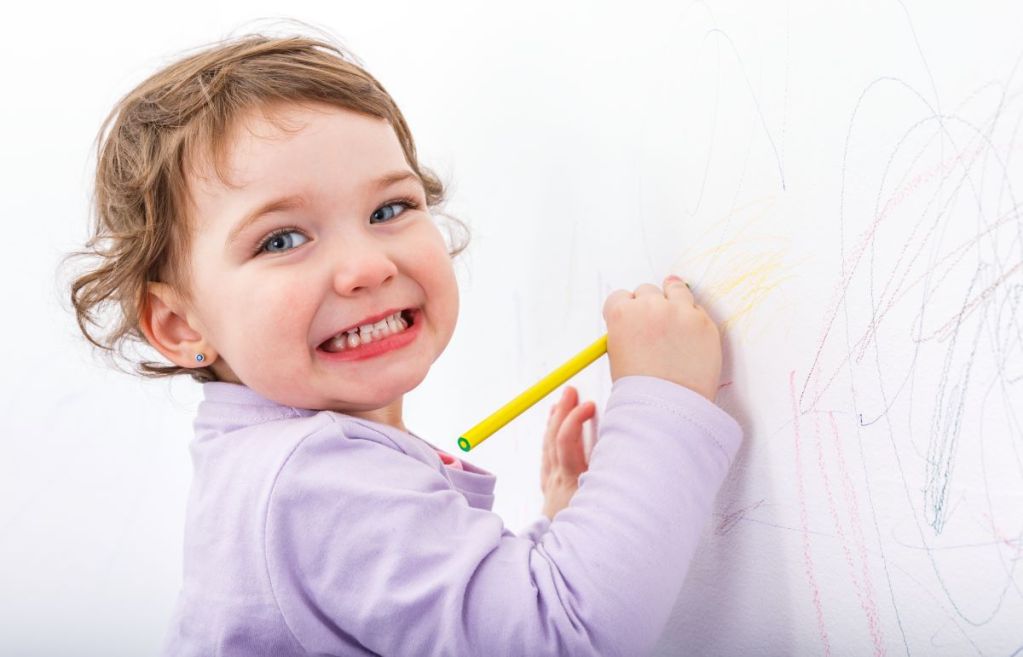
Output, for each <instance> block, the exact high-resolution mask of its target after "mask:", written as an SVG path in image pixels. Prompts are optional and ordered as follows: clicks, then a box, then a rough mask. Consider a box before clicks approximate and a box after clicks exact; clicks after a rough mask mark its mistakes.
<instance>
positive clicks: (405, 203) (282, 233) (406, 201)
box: [254, 198, 419, 255]
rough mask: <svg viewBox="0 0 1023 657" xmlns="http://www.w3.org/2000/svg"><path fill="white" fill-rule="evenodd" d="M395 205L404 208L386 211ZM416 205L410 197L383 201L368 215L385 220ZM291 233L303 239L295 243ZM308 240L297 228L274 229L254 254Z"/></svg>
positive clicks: (288, 246) (278, 251) (283, 249)
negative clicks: (397, 210)
mask: <svg viewBox="0 0 1023 657" xmlns="http://www.w3.org/2000/svg"><path fill="white" fill-rule="evenodd" d="M395 206H400V207H402V208H404V209H403V210H402V211H401V212H398V213H395V212H394V211H393V210H391V211H390V212H389V213H388V212H387V210H390V208H393V207H395ZM418 207H419V204H418V203H416V202H415V201H414V200H413V199H411V198H402V199H398V200H396V201H391V202H390V203H385V204H384V205H381V206H380V207H379V208H377V209H376V211H375V212H374V213H373V214H372V215H371V216H370V220H371V221H372V220H373V219H377V220H378V221H387V220H390V219H393V218H394V217H396V216H398V215H400V214H403V213H404V211H405V210H411V209H415V208H418ZM291 235H298V236H299V237H300V238H301V239H302V240H303V241H300V242H299V243H298V244H295V240H293V239H291V238H290V236H291ZM308 241H309V239H308V238H307V237H306V236H305V235H302V233H301V232H300V231H298V230H297V229H295V228H283V229H281V230H278V231H274V232H273V233H271V234H269V235H267V237H266V239H264V240H263V241H262V242H260V244H259V246H258V247H257V248H256V253H255V254H254V255H260V254H262V253H283V252H285V251H288V250H290V249H292V248H294V247H296V246H301V245H302V244H304V243H305V242H308ZM269 247H277V248H269Z"/></svg>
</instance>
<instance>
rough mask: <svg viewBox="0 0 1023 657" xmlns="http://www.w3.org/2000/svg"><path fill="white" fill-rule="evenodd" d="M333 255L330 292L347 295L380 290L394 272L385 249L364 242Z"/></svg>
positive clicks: (394, 265)
mask: <svg viewBox="0 0 1023 657" xmlns="http://www.w3.org/2000/svg"><path fill="white" fill-rule="evenodd" d="M352 247H353V248H351V249H345V250H344V253H341V254H339V255H336V256H334V258H335V261H334V289H335V291H336V292H337V293H338V294H340V295H343V296H351V295H353V294H358V293H360V292H365V291H366V290H372V289H374V288H377V287H380V286H381V285H383V284H384V283H386V282H387V281H389V280H391V279H392V278H394V277H395V275H397V273H398V266H397V264H395V262H394V259H393V258H392V257H391V256H390V255H389V254H388V253H387V251H386V250H385V249H382V248H380V246H379V245H371V244H369V242H368V240H367V241H363V242H362V243H360V244H359V245H357V246H356V245H352Z"/></svg>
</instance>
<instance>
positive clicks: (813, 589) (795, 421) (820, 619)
mask: <svg viewBox="0 0 1023 657" xmlns="http://www.w3.org/2000/svg"><path fill="white" fill-rule="evenodd" d="M795 379H796V372H795V370H793V371H791V372H789V394H790V395H791V397H792V426H793V427H794V429H795V445H796V484H797V488H798V497H799V523H800V526H801V528H802V532H803V562H804V564H805V566H806V580H807V583H808V584H809V585H810V596H811V597H812V598H813V606H814V609H815V610H816V612H817V630H818V631H819V632H820V635H821V642H822V643H823V644H824V655H825V657H829V656H830V655H831V644H830V642H829V641H828V630H827V628H826V627H825V626H824V608H823V606H822V605H821V591H820V588H819V587H818V586H817V576H816V575H815V574H814V567H813V556H812V555H811V554H810V529H809V523H808V522H807V512H806V489H805V488H804V486H803V455H802V448H801V446H800V443H801V438H800V435H799V411H798V408H797V401H796V381H795Z"/></svg>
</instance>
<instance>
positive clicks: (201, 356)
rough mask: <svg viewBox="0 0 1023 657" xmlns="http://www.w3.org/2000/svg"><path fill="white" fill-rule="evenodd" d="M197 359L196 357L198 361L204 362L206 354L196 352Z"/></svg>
mask: <svg viewBox="0 0 1023 657" xmlns="http://www.w3.org/2000/svg"><path fill="white" fill-rule="evenodd" d="M195 359H196V360H197V361H198V362H200V363H201V362H203V361H204V360H206V356H203V355H202V354H196V355H195Z"/></svg>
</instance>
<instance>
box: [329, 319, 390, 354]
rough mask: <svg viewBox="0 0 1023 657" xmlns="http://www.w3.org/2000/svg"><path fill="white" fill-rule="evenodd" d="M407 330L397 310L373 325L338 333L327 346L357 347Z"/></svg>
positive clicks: (337, 347)
mask: <svg viewBox="0 0 1023 657" xmlns="http://www.w3.org/2000/svg"><path fill="white" fill-rule="evenodd" d="M407 328H408V322H406V321H405V320H404V319H403V318H402V316H401V311H400V310H399V311H398V312H396V313H394V314H393V315H391V316H390V317H385V318H384V319H382V320H380V321H379V322H376V323H375V324H363V325H362V326H360V327H359V328H357V329H351V330H349V331H344V332H342V333H338V334H337V335H335V336H334V337H333V338H331V339H330V340H329V341H328V346H330V347H333V348H334V349H344V348H345V347H348V348H352V347H358V346H359V345H360V344H366V343H367V342H372V341H373V340H379V339H381V338H386V337H387V336H388V335H392V334H394V333H398V332H400V331H404V330H405V329H407Z"/></svg>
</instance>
